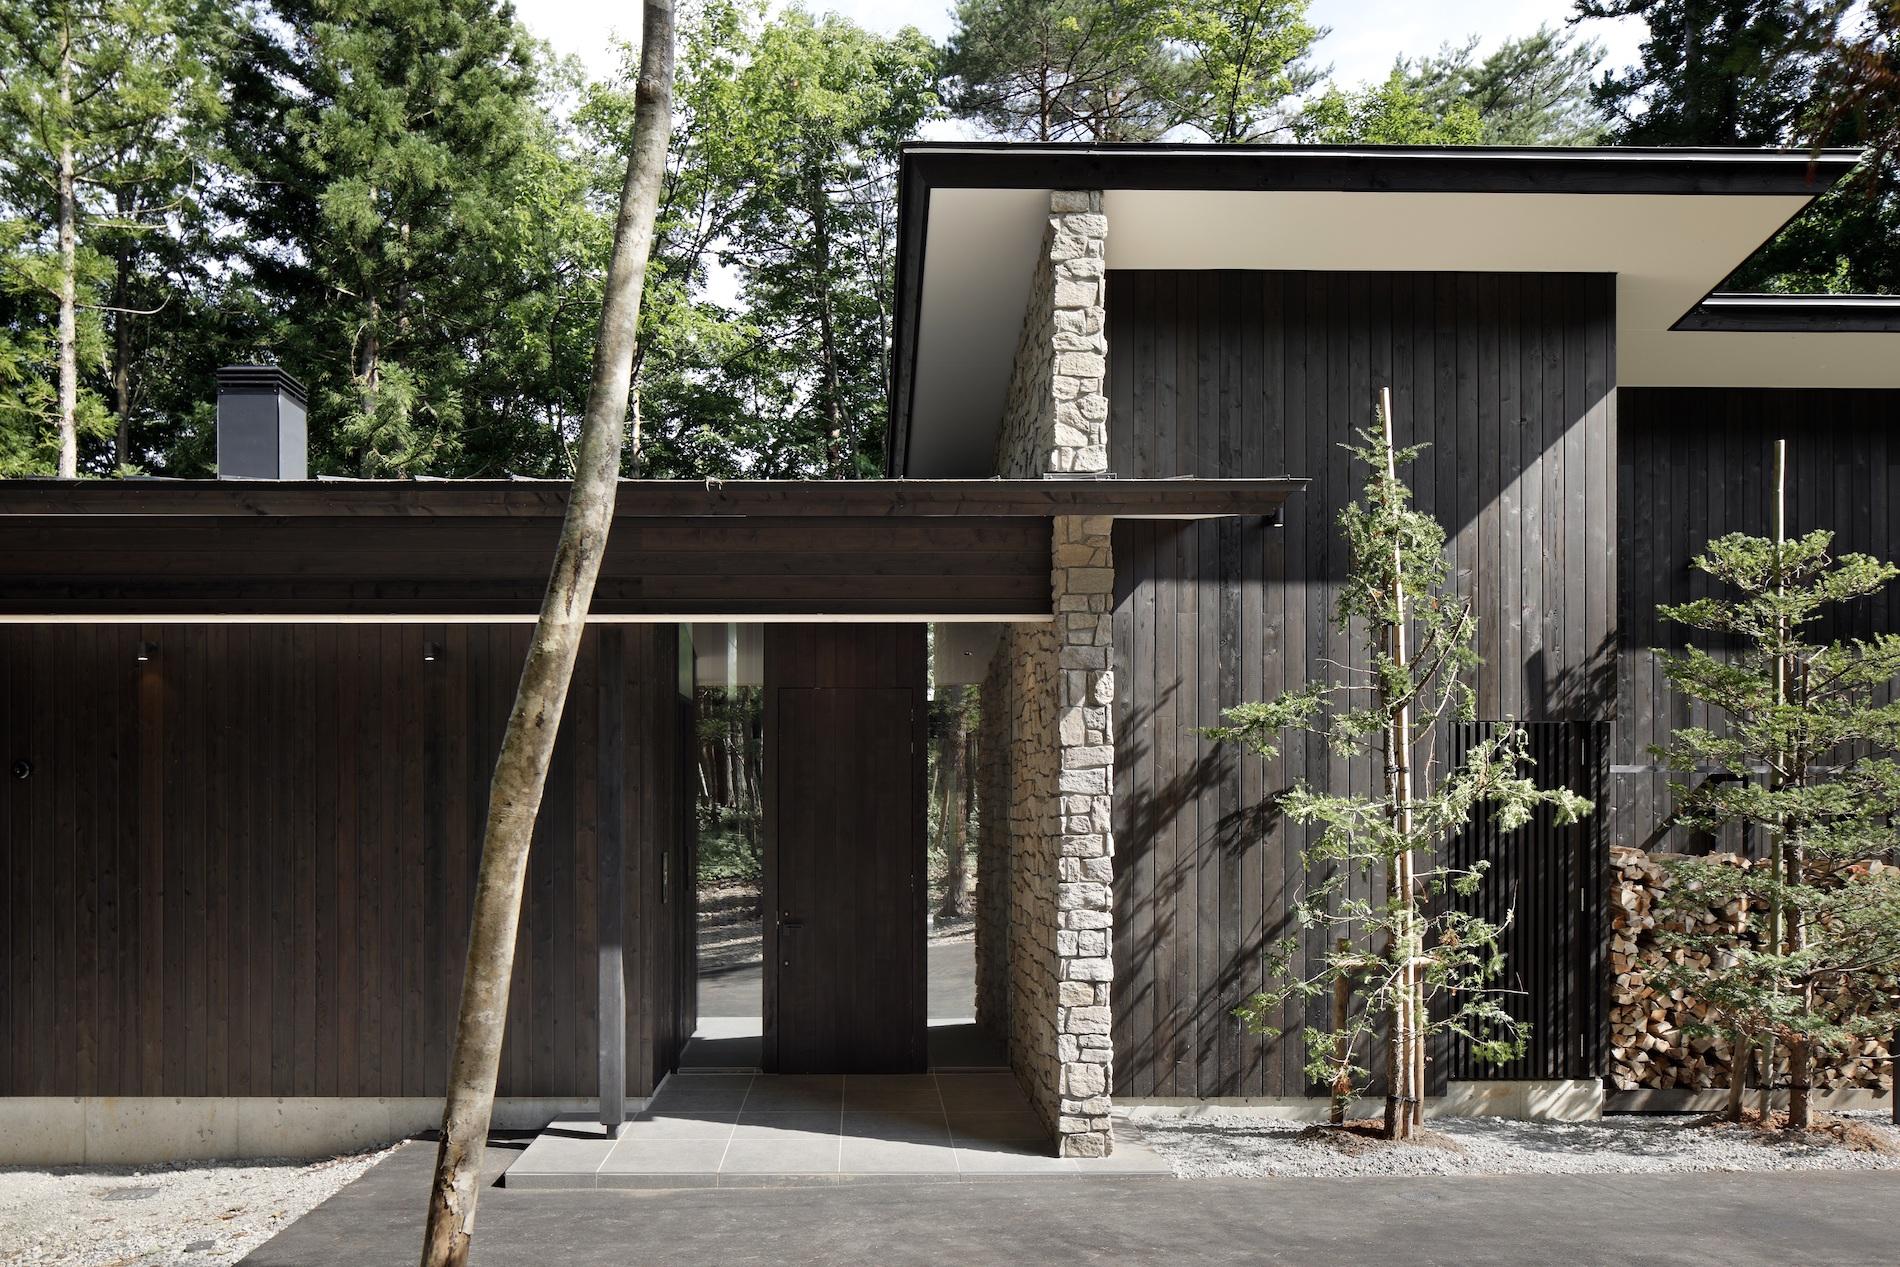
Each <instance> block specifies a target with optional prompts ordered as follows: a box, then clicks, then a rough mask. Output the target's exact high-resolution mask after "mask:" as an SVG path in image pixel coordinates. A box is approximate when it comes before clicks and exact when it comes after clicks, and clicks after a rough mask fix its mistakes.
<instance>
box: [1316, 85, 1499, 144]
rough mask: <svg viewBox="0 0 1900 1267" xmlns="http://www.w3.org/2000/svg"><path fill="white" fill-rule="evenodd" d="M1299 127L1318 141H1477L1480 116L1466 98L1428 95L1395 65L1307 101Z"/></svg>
mask: <svg viewBox="0 0 1900 1267" xmlns="http://www.w3.org/2000/svg"><path fill="white" fill-rule="evenodd" d="M1299 133H1300V137H1301V139H1302V140H1305V141H1308V142H1312V143H1315V144H1321V145H1476V144H1477V143H1478V142H1479V141H1480V140H1481V139H1483V136H1484V120H1483V119H1481V118H1480V117H1479V116H1478V109H1477V107H1476V106H1474V105H1473V104H1472V103H1471V102H1469V101H1466V100H1463V99H1461V98H1460V99H1453V100H1450V101H1445V102H1438V101H1433V100H1431V99H1429V98H1427V97H1426V96H1425V95H1424V94H1422V93H1421V92H1419V91H1418V90H1416V89H1415V88H1414V87H1413V86H1412V84H1411V83H1410V82H1409V81H1408V79H1407V77H1406V73H1405V70H1404V69H1403V67H1394V68H1393V70H1392V73H1391V74H1390V75H1388V76H1386V78H1385V80H1384V82H1382V83H1378V84H1371V85H1367V86H1366V87H1364V88H1360V89H1358V90H1356V91H1351V92H1348V91H1344V90H1342V89H1340V88H1337V87H1333V88H1328V89H1327V90H1326V92H1325V94H1324V95H1323V96H1321V97H1320V98H1319V99H1318V100H1317V101H1314V102H1311V103H1310V104H1309V105H1308V106H1307V108H1306V110H1305V112H1304V114H1303V115H1302V117H1301V119H1300V123H1299Z"/></svg>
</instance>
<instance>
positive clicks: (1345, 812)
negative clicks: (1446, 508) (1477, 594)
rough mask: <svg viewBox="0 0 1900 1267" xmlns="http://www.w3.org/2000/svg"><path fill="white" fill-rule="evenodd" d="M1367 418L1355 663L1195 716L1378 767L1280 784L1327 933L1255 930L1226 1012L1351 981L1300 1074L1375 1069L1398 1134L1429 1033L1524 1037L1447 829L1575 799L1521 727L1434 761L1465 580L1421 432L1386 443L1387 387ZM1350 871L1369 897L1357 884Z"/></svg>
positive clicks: (1494, 1049) (1226, 732) (1464, 616)
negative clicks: (1304, 952) (1420, 469)
mask: <svg viewBox="0 0 1900 1267" xmlns="http://www.w3.org/2000/svg"><path fill="white" fill-rule="evenodd" d="M1378 418H1379V424H1380V425H1379V430H1377V431H1361V432H1360V433H1359V443H1358V444H1357V445H1353V446H1347V447H1348V449H1349V451H1350V452H1351V453H1352V454H1353V456H1355V457H1356V458H1358V459H1359V461H1360V462H1362V463H1364V464H1365V466H1366V467H1367V470H1368V472H1369V474H1368V476H1367V478H1366V482H1365V484H1364V485H1363V487H1362V490H1361V495H1360V499H1359V500H1358V501H1355V502H1353V503H1352V504H1350V505H1348V506H1347V507H1346V508H1345V510H1343V511H1342V512H1340V516H1339V525H1340V530H1341V532H1342V534H1343V535H1344V536H1345V538H1346V542H1347V546H1348V549H1349V552H1350V563H1349V565H1348V568H1347V574H1346V578H1345V580H1344V582H1343V584H1342V586H1341V590H1340V594H1339V599H1338V603H1337V606H1336V608H1335V610H1334V616H1333V622H1334V624H1335V626H1336V627H1337V628H1338V629H1339V630H1340V631H1341V632H1342V633H1343V634H1345V635H1346V636H1348V637H1349V638H1354V639H1356V641H1357V643H1358V646H1359V648H1360V652H1361V660H1362V662H1361V663H1360V664H1359V665H1356V666H1352V667H1351V671H1350V672H1349V673H1348V675H1347V678H1346V680H1344V681H1330V682H1328V681H1321V682H1314V683H1310V684H1308V685H1307V686H1305V687H1302V688H1300V689H1299V690H1297V691H1292V692H1289V693H1287V694H1286V695H1283V696H1281V697H1280V698H1279V699H1276V700H1271V701H1266V702H1260V703H1250V704H1242V705H1240V706H1238V707H1236V708H1232V709H1229V710H1227V711H1226V712H1225V713H1224V714H1223V720H1224V722H1225V724H1224V725H1222V726H1218V727H1214V728H1212V729H1210V730H1209V731H1208V734H1209V736H1210V737H1211V738H1214V739H1216V740H1221V741H1225V742H1232V743H1239V744H1241V745H1243V746H1245V747H1246V748H1248V749H1250V750H1251V751H1253V752H1254V753H1256V754H1258V755H1260V756H1263V757H1267V758H1272V757H1274V756H1275V755H1277V754H1278V752H1279V745H1280V742H1281V736H1282V735H1283V734H1285V733H1286V732H1288V731H1295V732H1304V733H1308V734H1313V735H1319V736H1322V737H1324V738H1325V739H1326V741H1327V743H1328V744H1329V746H1330V748H1331V750H1332V752H1333V753H1334V755H1335V756H1337V757H1339V758H1342V759H1345V760H1348V761H1350V760H1370V761H1373V762H1374V763H1375V764H1376V765H1377V766H1378V768H1379V770H1380V771H1381V773H1382V775H1383V780H1382V791H1381V792H1380V794H1379V795H1377V796H1365V795H1360V794H1356V793H1338V792H1330V791H1325V790H1321V789H1318V788H1315V787H1312V786H1310V785H1308V784H1306V783H1305V782H1301V783H1299V784H1297V785H1296V786H1295V787H1293V788H1292V789H1291V790H1290V791H1288V792H1286V793H1285V794H1283V795H1281V796H1280V797H1279V798H1278V804H1279V808H1280V809H1281V811H1282V812H1283V813H1284V814H1285V815H1286V816H1287V817H1288V818H1289V819H1291V820H1292V821H1293V822H1294V823H1298V824H1301V825H1303V826H1307V827H1312V828H1317V835H1316V836H1315V837H1314V838H1313V840H1312V841H1311V843H1310V844H1308V845H1307V847H1306V848H1305V849H1304V850H1303V851H1302V853H1301V861H1302V865H1303V866H1304V867H1305V870H1306V874H1307V882H1306V885H1305V886H1304V889H1303V891H1302V893H1301V895H1300V900H1299V903H1298V906H1297V908H1296V910H1297V916H1298V920H1299V923H1300V926H1301V928H1302V929H1303V930H1314V931H1319V932H1323V933H1324V934H1326V937H1325V944H1326V945H1328V946H1330V947H1331V949H1330V950H1328V951H1327V952H1326V953H1325V954H1324V955H1323V956H1322V957H1321V958H1320V959H1319V960H1318V962H1317V963H1313V964H1309V965H1307V966H1306V967H1305V968H1304V969H1302V968H1301V967H1299V964H1300V963H1301V938H1300V937H1298V936H1294V937H1288V938H1285V939H1283V940H1282V941H1280V942H1278V943H1277V944H1275V945H1273V946H1271V947H1269V949H1268V955H1267V966H1268V973H1269V976H1270V977H1271V978H1272V979H1273V980H1274V981H1275V984H1274V985H1272V986H1271V987H1270V988H1268V989H1266V990H1264V991H1262V992H1261V993H1259V994H1257V995H1255V996H1254V997H1253V998H1252V999H1250V1000H1249V1001H1248V1002H1247V1003H1246V1004H1244V1005H1243V1006H1242V1007H1241V1008H1240V1009H1239V1013H1238V1014H1239V1015H1240V1017H1241V1018H1242V1019H1243V1020H1244V1021H1246V1022H1247V1023H1248V1024H1249V1025H1250V1026H1251V1027H1252V1028H1253V1029H1254V1030H1255V1032H1258V1033H1263V1034H1268V1035H1275V1034H1278V1033H1280V1032H1281V1029H1280V1019H1279V1018H1280V1017H1281V1015H1282V1013H1283V1011H1284V1010H1285V1009H1286V1008H1287V1007H1288V1005H1290V1004H1299V1005H1304V1004H1305V1003H1307V1002H1309V1001H1313V1000H1317V999H1321V998H1324V997H1327V996H1329V995H1331V994H1332V993H1333V992H1334V990H1335V988H1336V987H1337V986H1338V985H1339V984H1340V983H1341V982H1346V983H1348V984H1349V985H1350V989H1351V999H1352V1002H1351V1004H1350V1005H1349V1006H1348V1007H1347V1009H1346V1011H1345V1015H1344V1017H1343V1018H1342V1019H1341V1021H1340V1026H1341V1027H1340V1028H1339V1029H1337V1030H1335V1031H1333V1032H1327V1031H1325V1030H1320V1029H1308V1030H1307V1031H1305V1035H1304V1039H1305V1046H1306V1053H1307V1065H1306V1072H1307V1075H1308V1077H1310V1078H1311V1079H1312V1080H1313V1081H1314V1082H1317V1083H1320V1084H1322V1085H1325V1086H1329V1087H1332V1088H1334V1095H1335V1098H1336V1100H1341V1101H1343V1100H1344V1099H1348V1098H1352V1097H1353V1096H1356V1095H1357V1094H1358V1093H1359V1092H1360V1091H1361V1090H1362V1089H1363V1087H1364V1086H1365V1085H1366V1083H1367V1082H1368V1081H1369V1080H1370V1079H1371V1078H1372V1077H1374V1076H1375V1075H1377V1076H1380V1077H1382V1079H1383V1081H1384V1083H1385V1086H1386V1111H1385V1134H1386V1136H1387V1138H1390V1139H1406V1138H1409V1137H1410V1136H1411V1135H1412V1134H1413V1132H1414V1130H1415V1129H1416V1128H1417V1126H1418V1125H1419V1122H1420V1120H1421V1114H1422V1108H1423V1099H1424V1090H1425V1062H1426V1051H1427V1048H1428V1047H1429V1045H1430V1043H1431V1041H1432V1040H1433V1039H1434V1038H1438V1037H1441V1036H1447V1035H1449V1036H1455V1037H1457V1038H1459V1039H1461V1040H1463V1041H1465V1042H1467V1043H1469V1044H1470V1046H1471V1049H1472V1052H1473V1054H1474V1055H1476V1056H1477V1057H1478V1058H1479V1059H1481V1060H1489V1061H1494V1062H1502V1061H1506V1060H1510V1059H1512V1058H1514V1057H1515V1056H1517V1055H1518V1054H1520V1053H1521V1052H1522V1050H1523V1047H1524V1042H1525V1037H1526V1034H1527V1027H1526V1026H1525V1025H1524V1023H1523V1022H1521V1021H1519V1020H1518V1019H1517V1018H1515V1017H1514V1016H1513V1015H1512V1014H1511V1013H1510V1012H1509V1011H1508V1010H1507V1009H1506V1008H1505V1007H1504V1004H1503V1001H1502V998H1501V992H1500V991H1499V990H1498V989H1497V988H1496V986H1495V984H1494V983H1495V982H1496V980H1497V978H1498V976H1499V974H1500V973H1501V972H1502V970H1503V966H1504V956H1503V951H1502V949H1501V948H1500V946H1499V937H1500V934H1501V933H1502V931H1503V928H1504V925H1503V924H1499V923H1493V922H1491V921H1488V920H1486V919H1484V918H1482V917H1480V916H1477V915H1474V914H1472V913H1470V912H1469V911H1467V910H1463V909H1459V906H1458V904H1457V902H1456V901H1454V900H1453V899H1468V898H1470V897H1472V896H1474V895H1475V894H1476V893H1477V892H1478V890H1479V889H1480V888H1481V887H1482V885H1483V883H1484V880H1485V873H1486V871H1487V869H1488V868H1487V866H1486V864H1484V863H1482V862H1480V863H1477V864H1475V865H1473V866H1471V867H1455V866H1452V865H1450V864H1448V863H1447V862H1445V861H1444V860H1443V856H1442V855H1443V850H1444V847H1445V846H1446V844H1447V843H1448V842H1449V841H1450V840H1451V838H1452V837H1453V836H1454V835H1456V834H1457V833H1458V832H1460V831H1462V830H1463V829H1464V828H1465V827H1466V826H1467V825H1469V824H1470V822H1471V821H1472V819H1473V817H1474V815H1476V814H1478V813H1480V812H1488V813H1490V814H1492V815H1493V816H1494V817H1495V819H1496V821H1497V824H1498V827H1499V828H1500V830H1501V831H1503V832H1507V833H1508V832H1510V831H1513V830H1515V829H1516V828H1518V827H1521V826H1523V825H1525V824H1526V823H1528V822H1529V821H1530V820H1531V818H1532V816H1533V815H1534V814H1535V813H1537V812H1538V811H1539V810H1540V809H1547V810H1548V811H1549V812H1550V813H1551V814H1552V815H1553V816H1554V818H1555V819H1556V821H1557V822H1558V823H1573V822H1576V821H1577V820H1578V819H1579V818H1580V817H1581V816H1582V815H1584V814H1586V813H1588V812H1589V810H1590V808H1591V807H1590V803H1589V802H1588V801H1586V800H1584V799H1583V798H1582V797H1580V796H1577V795H1576V794H1575V793H1573V792H1570V791H1568V790H1565V789H1562V788H1540V787H1539V786H1538V785H1537V783H1536V781H1535V780H1534V779H1532V778H1531V777H1529V776H1528V775H1527V774H1526V773H1525V768H1526V767H1527V766H1528V765H1529V763H1530V757H1529V751H1528V735H1527V734H1526V732H1525V731H1524V730H1523V729H1522V728H1521V727H1511V728H1508V729H1506V730H1504V731H1503V732H1502V733H1500V734H1497V735H1493V736H1492V737H1490V738H1488V739H1484V740H1481V741H1480V742H1478V743H1476V744H1474V745H1473V746H1472V747H1471V748H1470V749H1469V750H1468V751H1467V752H1466V753H1465V754H1464V757H1463V760H1462V761H1460V762H1459V763H1458V764H1457V765H1455V766H1448V767H1447V768H1444V769H1442V770H1441V769H1440V768H1439V765H1438V762H1437V759H1436V748H1435V744H1434V740H1435V733H1436V731H1437V730H1438V729H1439V724H1440V723H1441V722H1444V721H1447V720H1470V719H1471V718H1472V717H1473V715H1474V707H1473V703H1474V701H1473V695H1472V691H1471V687H1470V685H1469V683H1468V682H1467V680H1466V677H1467V675H1468V674H1469V673H1470V672H1471V671H1472V670H1473V669H1474V668H1476V667H1477V664H1478V657H1477V653H1476V652H1475V651H1474V650H1473V638H1474V634H1475V631H1476V624H1477V622H1476V617H1475V616H1474V614H1473V612H1472V608H1471V603H1470V601H1469V599H1466V598H1462V597H1460V596H1458V595H1455V594H1453V593H1451V592H1450V591H1449V588H1448V568H1447V565H1446V562H1445V550H1444V546H1445V533H1444V529H1443V528H1442V527H1440V526H1439V524H1438V523H1437V521H1435V520H1434V519H1432V518H1431V517H1430V516H1429V515H1426V514H1423V513H1421V512H1420V511H1418V510H1416V509H1413V507H1412V505H1411V501H1412V494H1411V490H1410V489H1409V488H1408V487H1407V486H1406V485H1405V483H1404V481H1402V480H1401V479H1400V478H1399V470H1400V468H1402V467H1405V466H1407V465H1409V464H1410V463H1411V461H1412V460H1413V459H1414V458H1415V457H1416V456H1417V455H1418V453H1419V452H1420V449H1421V448H1422V447H1423V446H1414V447H1409V448H1404V449H1401V448H1397V447H1396V446H1395V444H1394V441H1393V427H1392V409H1391V397H1390V393H1389V392H1382V393H1381V400H1380V405H1379V410H1378ZM1355 878H1358V879H1360V880H1362V881H1369V882H1370V883H1371V885H1372V886H1373V887H1374V888H1375V889H1382V890H1383V894H1382V896H1379V897H1376V898H1374V897H1361V896H1357V895H1356V894H1355V893H1354V891H1353V884H1352V881H1353V880H1354V879H1355Z"/></svg>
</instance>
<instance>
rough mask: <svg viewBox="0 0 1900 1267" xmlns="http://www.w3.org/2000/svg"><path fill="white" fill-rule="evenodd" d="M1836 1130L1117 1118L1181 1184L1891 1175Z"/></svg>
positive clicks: (1625, 1122) (1862, 1142)
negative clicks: (1710, 1173)
mask: <svg viewBox="0 0 1900 1267" xmlns="http://www.w3.org/2000/svg"><path fill="white" fill-rule="evenodd" d="M1817 1116H1818V1117H1825V1118H1828V1119H1830V1120H1831V1122H1832V1124H1834V1125H1836V1126H1843V1125H1844V1126H1845V1128H1846V1133H1847V1134H1848V1135H1849V1136H1850V1137H1851V1142H1850V1143H1843V1142H1842V1141H1841V1140H1840V1139H1838V1138H1835V1137H1834V1136H1832V1135H1826V1134H1821V1133H1818V1132H1817V1133H1816V1134H1814V1135H1812V1136H1810V1137H1806V1138H1797V1137H1795V1136H1792V1135H1789V1134H1787V1133H1785V1132H1780V1131H1767V1132H1764V1131H1760V1130H1758V1129H1756V1128H1754V1127H1753V1126H1744V1127H1734V1126H1729V1125H1726V1124H1721V1125H1711V1124H1709V1119H1708V1118H1707V1116H1706V1115H1687V1114H1668V1115H1661V1114H1657V1115H1643V1116H1619V1117H1610V1118H1605V1119H1604V1120H1602V1121H1600V1122H1520V1121H1508V1120H1505V1119H1503V1118H1428V1119H1427V1120H1426V1123H1425V1135H1424V1139H1423V1141H1422V1142H1420V1143H1408V1144H1395V1143H1389V1142H1387V1141H1385V1140H1379V1139H1373V1138H1369V1137H1366V1136H1362V1135H1355V1134H1350V1133H1345V1132H1339V1131H1335V1130H1332V1129H1330V1128H1327V1127H1319V1126H1314V1125H1312V1124H1311V1123H1305V1122H1290V1121H1286V1120H1284V1119H1276V1118H1274V1117H1271V1116H1269V1115H1268V1114H1267V1113H1265V1112H1263V1111H1261V1110H1257V1109H1244V1108H1221V1107H1216V1106H1208V1107H1201V1108H1191V1109H1171V1108H1147V1107H1144V1108H1131V1109H1122V1110H1118V1111H1117V1113H1116V1118H1117V1120H1118V1121H1123V1122H1127V1123H1129V1124H1130V1125H1132V1126H1134V1127H1135V1128H1136V1129H1138V1130H1139V1132H1140V1134H1141V1137H1142V1139H1143V1140H1144V1141H1145V1142H1146V1143H1148V1144H1150V1145H1151V1146H1153V1147H1154V1149H1155V1151H1157V1152H1159V1153H1160V1154H1161V1155H1162V1157H1164V1158H1165V1159H1166V1160H1167V1162H1168V1164H1169V1165H1171V1166H1172V1167H1173V1168H1174V1173H1175V1174H1176V1175H1177V1176H1179V1177H1181V1178H1184V1179H1206V1178H1248V1177H1272V1178H1344V1177H1351V1176H1355V1175H1499V1174H1633V1173H1644V1172H1662V1171H1695V1170H1888V1169H1900V1129H1897V1128H1895V1127H1894V1126H1892V1125H1891V1124H1889V1123H1888V1122H1887V1121H1886V1115H1885V1114H1879V1115H1876V1114H1871V1113H1848V1114H1839V1115H1817Z"/></svg>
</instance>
